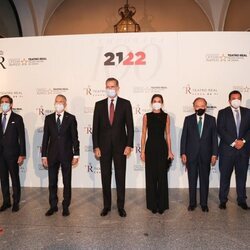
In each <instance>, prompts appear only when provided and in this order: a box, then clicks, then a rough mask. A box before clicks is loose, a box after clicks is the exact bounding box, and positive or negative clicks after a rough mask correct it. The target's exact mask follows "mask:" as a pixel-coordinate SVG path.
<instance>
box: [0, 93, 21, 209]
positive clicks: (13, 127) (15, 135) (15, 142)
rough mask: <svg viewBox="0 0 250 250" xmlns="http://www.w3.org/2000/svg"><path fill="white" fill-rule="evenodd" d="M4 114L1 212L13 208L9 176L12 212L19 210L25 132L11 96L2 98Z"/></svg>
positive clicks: (0, 148) (0, 147) (0, 142)
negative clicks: (13, 109)
mask: <svg viewBox="0 0 250 250" xmlns="http://www.w3.org/2000/svg"><path fill="white" fill-rule="evenodd" d="M0 103H1V109H2V113H1V114H0V120H1V131H0V178H1V188H2V194H3V204H2V206H1V207H0V212H2V211H5V210H6V209H7V208H9V207H10V206H11V201H10V184H9V175H10V177H11V182H12V190H13V207H12V212H17V211H18V210H19V202H20V196H21V187H20V179H19V166H21V165H22V164H23V161H24V159H25V156H26V146H25V132H24V124H23V118H22V117H21V116H20V115H18V114H16V113H14V112H13V111H12V106H13V99H12V98H11V97H10V96H9V95H4V96H2V97H1V98H0Z"/></svg>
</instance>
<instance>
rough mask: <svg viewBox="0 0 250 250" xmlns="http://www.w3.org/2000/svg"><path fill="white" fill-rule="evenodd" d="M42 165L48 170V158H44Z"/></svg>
mask: <svg viewBox="0 0 250 250" xmlns="http://www.w3.org/2000/svg"><path fill="white" fill-rule="evenodd" d="M42 164H43V166H44V167H45V168H47V167H48V166H49V164H48V158H47V157H43V158H42Z"/></svg>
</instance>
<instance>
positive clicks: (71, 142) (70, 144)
mask: <svg viewBox="0 0 250 250" xmlns="http://www.w3.org/2000/svg"><path fill="white" fill-rule="evenodd" d="M79 153H80V152H79V141H78V132H77V122H76V118H75V116H73V115H71V114H69V113H67V112H64V116H63V121H62V125H61V128H60V130H59V131H58V128H57V124H56V115H55V113H52V114H50V115H48V116H46V118H45V123H44V134H43V142H42V157H47V159H48V171H49V194H50V196H49V202H50V206H51V208H55V207H56V206H57V202H58V197H57V182H58V171H59V167H60V166H61V169H62V175H63V185H64V189H63V198H64V200H63V206H64V207H65V208H67V207H68V206H69V205H70V201H71V172H72V165H71V162H72V159H73V156H74V155H76V156H79Z"/></svg>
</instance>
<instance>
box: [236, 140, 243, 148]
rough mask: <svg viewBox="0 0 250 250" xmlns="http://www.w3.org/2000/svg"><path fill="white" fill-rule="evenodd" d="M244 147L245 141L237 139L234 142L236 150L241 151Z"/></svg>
mask: <svg viewBox="0 0 250 250" xmlns="http://www.w3.org/2000/svg"><path fill="white" fill-rule="evenodd" d="M243 146H244V141H243V140H239V139H237V140H235V141H234V147H235V148H236V149H238V150H239V149H241V148H242V147H243Z"/></svg>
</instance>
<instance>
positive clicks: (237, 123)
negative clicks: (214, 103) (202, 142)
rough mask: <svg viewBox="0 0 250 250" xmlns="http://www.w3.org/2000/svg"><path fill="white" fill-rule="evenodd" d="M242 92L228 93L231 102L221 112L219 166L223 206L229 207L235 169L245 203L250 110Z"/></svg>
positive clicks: (242, 204)
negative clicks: (246, 106) (243, 102)
mask: <svg viewBox="0 0 250 250" xmlns="http://www.w3.org/2000/svg"><path fill="white" fill-rule="evenodd" d="M241 99H242V96H241V93H240V92H239V91H237V90H234V91H232V92H231V93H230V94H229V104H230V106H229V107H227V108H225V109H222V110H220V111H219V113H218V118H217V123H218V126H217V127H218V134H219V136H220V145H219V168H220V191H219V199H220V205H219V208H220V209H226V203H227V201H228V198H227V197H228V193H229V188H230V180H231V175H232V172H233V169H235V175H236V191H237V202H238V205H239V206H240V207H241V208H242V209H245V210H246V209H248V205H247V203H246V198H247V196H246V181H247V170H248V161H249V152H250V147H249V146H250V110H249V109H247V108H244V107H241Z"/></svg>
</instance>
